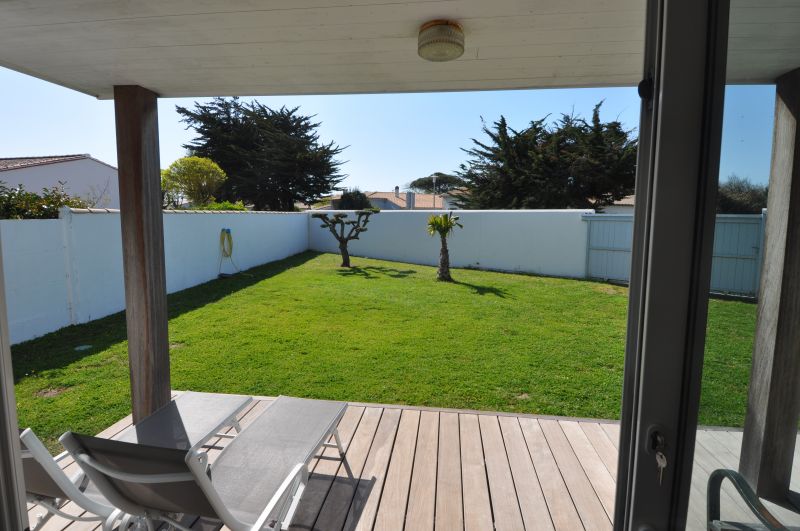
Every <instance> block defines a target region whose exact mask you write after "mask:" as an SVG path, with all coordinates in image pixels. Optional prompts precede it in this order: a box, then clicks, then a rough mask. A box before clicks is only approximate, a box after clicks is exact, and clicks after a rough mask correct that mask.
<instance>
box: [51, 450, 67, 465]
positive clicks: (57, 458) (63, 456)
mask: <svg viewBox="0 0 800 531" xmlns="http://www.w3.org/2000/svg"><path fill="white" fill-rule="evenodd" d="M67 457H69V452H68V451H66V450H64V451H63V452H61V453H60V454H58V455H57V456H55V457H54V458H53V461H55V462H56V463H58V462H60V461H63V460H64V459H66V458H67Z"/></svg>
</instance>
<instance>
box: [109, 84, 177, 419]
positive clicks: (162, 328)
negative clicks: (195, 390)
mask: <svg viewBox="0 0 800 531" xmlns="http://www.w3.org/2000/svg"><path fill="white" fill-rule="evenodd" d="M114 108H115V116H116V128H117V164H118V166H119V202H120V213H121V222H122V259H123V265H124V273H125V317H126V322H127V326H128V357H129V359H130V376H131V401H132V405H133V422H134V423H136V422H138V421H140V420H141V419H143V418H144V417H146V416H147V415H149V414H151V413H152V412H153V411H155V410H156V409H158V408H160V407H162V406H164V405H165V404H167V403H168V402H169V400H170V381H169V340H168V336H167V288H166V273H165V269H164V220H163V214H162V211H161V169H160V168H161V163H160V160H159V153H158V105H157V96H156V94H155V93H153V92H151V91H149V90H147V89H145V88H142V87H139V86H116V87H114Z"/></svg>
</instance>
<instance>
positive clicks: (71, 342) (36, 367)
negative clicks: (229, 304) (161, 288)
mask: <svg viewBox="0 0 800 531" xmlns="http://www.w3.org/2000/svg"><path fill="white" fill-rule="evenodd" d="M320 254H322V253H316V252H311V251H307V252H304V253H300V254H296V255H294V256H290V257H289V258H286V259H283V260H279V261H277V262H270V263H267V264H264V265H261V266H256V267H253V268H251V269H248V270H246V271H242V272H241V273H238V274H236V275H233V276H230V277H226V278H220V279H214V280H211V281H209V282H205V283H203V284H198V285H197V286H193V287H191V288H187V289H185V290H182V291H178V292H175V293H172V294H170V295H168V296H167V305H168V312H169V318H170V319H172V318H173V317H177V316H179V315H182V314H184V313H186V312H190V311H192V310H196V309H198V308H201V307H203V306H206V305H207V304H212V303H214V302H217V301H219V300H220V299H222V298H224V297H227V296H228V295H231V294H233V293H236V292H237V291H239V290H242V289H245V288H248V287H250V286H252V285H254V284H258V283H259V282H261V281H262V280H266V279H268V278H271V277H274V276H275V275H278V274H280V273H283V272H285V271H288V270H290V269H292V268H295V267H298V266H301V265H303V264H304V263H306V262H308V261H309V260H313V259H314V258H316V257H317V256H319V255H320ZM126 330H127V328H126V325H125V312H124V311H122V312H118V313H115V314H111V315H109V316H107V317H102V318H100V319H97V320H94V321H90V322H88V323H84V324H78V325H72V326H68V327H66V328H62V329H61V330H57V331H55V332H51V333H49V334H47V335H44V336H42V337H39V338H36V339H32V340H30V341H25V342H23V343H19V344H17V345H14V346H13V347H11V352H12V362H13V366H14V381H15V383H16V382H18V381H19V380H20V379H22V378H23V377H25V376H26V375H30V374H34V373H37V372H41V371H43V370H48V369H56V368H61V367H66V366H68V365H70V364H72V363H74V362H76V361H78V360H80V359H82V358H85V357H86V356H90V355H93V354H97V353H98V352H102V351H104V350H106V349H108V348H110V347H111V346H112V345H116V344H118V343H121V342H123V341H126V340H127V339H128V338H127V332H126ZM86 344H89V345H91V348H87V349H85V350H75V347H77V346H79V345H86Z"/></svg>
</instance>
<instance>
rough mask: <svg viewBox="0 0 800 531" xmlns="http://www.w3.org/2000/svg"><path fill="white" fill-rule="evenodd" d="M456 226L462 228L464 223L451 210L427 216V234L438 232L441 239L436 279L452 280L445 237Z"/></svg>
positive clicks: (433, 234) (432, 234)
mask: <svg viewBox="0 0 800 531" xmlns="http://www.w3.org/2000/svg"><path fill="white" fill-rule="evenodd" d="M456 227H461V228H462V229H463V228H464V225H462V224H461V223H459V222H458V216H454V215H453V213H452V212H449V213H447V214H440V215H438V216H437V215H435V214H432V215H431V217H429V218H428V234H430V235H431V236H435V235H436V234H438V235H439V237H440V238H441V239H442V249H441V251H439V271H438V272H437V275H436V280H443V281H445V282H452V281H453V277H451V276H450V251H449V250H448V249H447V237H448V236H450V233H452V232H453V230H455V228H456Z"/></svg>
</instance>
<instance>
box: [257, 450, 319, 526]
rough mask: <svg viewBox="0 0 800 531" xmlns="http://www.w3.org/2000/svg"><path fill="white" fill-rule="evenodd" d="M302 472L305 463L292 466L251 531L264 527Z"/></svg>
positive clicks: (304, 468)
mask: <svg viewBox="0 0 800 531" xmlns="http://www.w3.org/2000/svg"><path fill="white" fill-rule="evenodd" d="M304 470H306V465H305V463H298V464H297V465H295V466H294V468H292V470H291V472H289V474H288V475H287V476H286V479H284V480H283V483H281V486H280V487H278V490H277V491H276V492H275V494H273V495H272V499H271V500H269V503H268V504H267V506H266V507H265V508H264V510H263V511H262V512H261V515H260V516H259V517H258V520H256V523H255V524H253V527H252V528H251V531H260V530H261V529H262V528H263V527H264V524H265V523H267V518H269V516H270V515H271V514H272V512H273V511H274V510H275V508H276V507H277V506H278V504H279V503H280V502H281V500H282V499H283V498H284V496H285V495H286V492H287V491H288V490H289V488H290V487H291V485H292V483H294V482H295V481H297V480H298V477H301V476H302V475H303V473H304Z"/></svg>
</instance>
